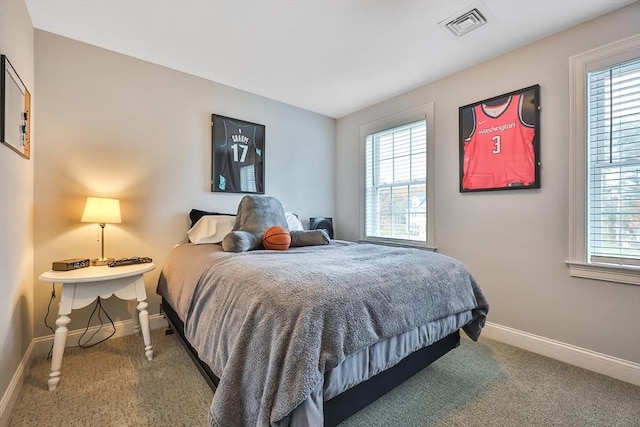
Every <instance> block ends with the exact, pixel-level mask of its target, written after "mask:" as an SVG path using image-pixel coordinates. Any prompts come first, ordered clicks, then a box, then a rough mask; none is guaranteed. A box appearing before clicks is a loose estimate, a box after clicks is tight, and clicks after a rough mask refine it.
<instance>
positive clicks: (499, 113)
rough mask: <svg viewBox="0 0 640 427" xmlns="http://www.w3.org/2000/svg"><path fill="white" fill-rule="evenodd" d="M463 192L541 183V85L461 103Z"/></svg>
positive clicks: (528, 187) (523, 187)
mask: <svg viewBox="0 0 640 427" xmlns="http://www.w3.org/2000/svg"><path fill="white" fill-rule="evenodd" d="M459 150H460V165H459V166H460V192H461V193H467V192H477V191H495V190H523V189H533V188H540V85H533V86H529V87H525V88H522V89H518V90H514V91H512V92H508V93H504V94H502V95H498V96H494V97H492V98H488V99H485V100H482V101H479V102H475V103H473V104H468V105H465V106H462V107H460V108H459Z"/></svg>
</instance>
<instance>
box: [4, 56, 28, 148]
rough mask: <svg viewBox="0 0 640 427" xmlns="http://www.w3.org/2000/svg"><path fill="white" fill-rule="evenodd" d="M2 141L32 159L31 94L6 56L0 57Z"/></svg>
mask: <svg viewBox="0 0 640 427" xmlns="http://www.w3.org/2000/svg"><path fill="white" fill-rule="evenodd" d="M0 141H2V143H3V144H5V145H6V146H8V147H9V148H11V149H12V150H13V151H15V152H16V153H18V154H20V155H21V156H22V157H24V158H25V159H29V158H30V157H31V94H30V93H29V90H27V87H26V86H25V84H24V83H23V82H22V79H20V76H18V73H17V72H16V70H15V69H14V68H13V65H11V62H9V58H7V57H6V56H5V55H0Z"/></svg>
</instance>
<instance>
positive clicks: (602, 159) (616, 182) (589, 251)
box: [567, 36, 640, 285]
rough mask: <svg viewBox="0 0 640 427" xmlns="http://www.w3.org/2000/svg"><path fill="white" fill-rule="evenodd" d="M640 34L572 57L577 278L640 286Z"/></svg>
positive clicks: (573, 255) (573, 268)
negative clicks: (639, 47) (639, 45)
mask: <svg viewBox="0 0 640 427" xmlns="http://www.w3.org/2000/svg"><path fill="white" fill-rule="evenodd" d="M639 42H640V36H635V37H632V38H629V39H626V40H623V41H621V42H618V43H614V44H612V45H608V46H605V47H603V48H600V49H596V50H593V51H590V52H587V53H585V54H581V55H578V56H575V57H573V58H572V59H571V68H572V78H573V88H572V89H573V94H572V108H571V110H572V112H571V113H572V117H574V122H575V123H574V128H573V132H572V135H571V156H572V159H571V160H572V161H571V167H572V173H571V179H572V181H571V190H572V191H573V201H572V202H573V203H572V206H571V214H572V217H571V224H570V225H571V229H572V241H571V244H570V251H571V253H570V260H569V261H567V264H568V265H569V267H570V272H571V275H573V276H577V277H588V278H594V279H601V280H609V281H615V282H621V283H629V284H637V285H640V50H639V49H638V43H639Z"/></svg>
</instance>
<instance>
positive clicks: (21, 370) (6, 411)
mask: <svg viewBox="0 0 640 427" xmlns="http://www.w3.org/2000/svg"><path fill="white" fill-rule="evenodd" d="M33 348H34V344H33V341H31V344H29V347H28V348H27V351H25V352H24V356H22V360H20V363H18V367H17V368H16V372H15V373H14V374H13V378H11V382H10V383H9V386H8V387H7V390H6V391H5V392H4V395H3V396H2V400H0V426H2V427H4V426H6V425H8V424H9V417H10V416H11V410H12V409H13V406H14V405H15V404H16V400H18V396H19V395H20V390H21V389H22V384H24V376H25V373H26V371H27V369H28V368H29V366H31V356H32V355H33Z"/></svg>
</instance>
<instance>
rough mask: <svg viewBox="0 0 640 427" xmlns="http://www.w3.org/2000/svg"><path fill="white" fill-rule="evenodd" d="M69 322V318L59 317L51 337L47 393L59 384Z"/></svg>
mask: <svg viewBox="0 0 640 427" xmlns="http://www.w3.org/2000/svg"><path fill="white" fill-rule="evenodd" d="M69 322H71V319H70V318H69V316H66V315H64V314H63V315H61V316H59V317H58V320H56V325H58V328H57V329H56V333H55V335H54V337H53V355H52V357H51V373H50V374H49V380H48V381H47V383H48V384H49V391H53V390H55V389H56V387H57V386H58V383H59V382H60V367H61V366H62V356H64V348H65V346H66V345H67V332H68V331H69V329H68V328H67V325H68V324H69Z"/></svg>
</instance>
